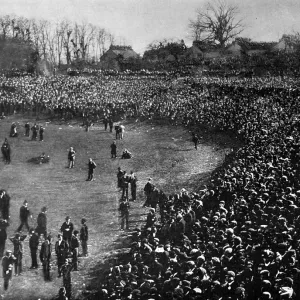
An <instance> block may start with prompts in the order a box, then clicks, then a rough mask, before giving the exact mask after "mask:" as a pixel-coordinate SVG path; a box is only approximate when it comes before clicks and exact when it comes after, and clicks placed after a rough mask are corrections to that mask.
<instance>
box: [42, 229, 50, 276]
mask: <svg viewBox="0 0 300 300" xmlns="http://www.w3.org/2000/svg"><path fill="white" fill-rule="evenodd" d="M51 253H52V237H51V235H50V234H49V235H48V236H47V238H46V239H45V241H44V242H43V244H42V246H41V251H40V260H41V262H42V264H43V272H44V279H45V280H46V281H47V280H50V260H51Z"/></svg>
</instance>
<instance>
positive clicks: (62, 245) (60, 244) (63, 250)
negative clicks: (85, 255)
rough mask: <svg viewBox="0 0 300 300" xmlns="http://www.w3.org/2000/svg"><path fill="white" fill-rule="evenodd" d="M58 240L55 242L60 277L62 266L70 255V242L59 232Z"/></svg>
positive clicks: (59, 275)
mask: <svg viewBox="0 0 300 300" xmlns="http://www.w3.org/2000/svg"><path fill="white" fill-rule="evenodd" d="M57 237H58V241H57V242H56V243H55V253H56V257H57V268H58V277H61V275H62V266H63V265H64V263H65V261H66V258H67V255H68V248H69V247H68V244H67V242H66V241H64V240H63V237H62V234H60V233H59V234H58V236H57Z"/></svg>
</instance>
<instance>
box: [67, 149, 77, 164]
mask: <svg viewBox="0 0 300 300" xmlns="http://www.w3.org/2000/svg"><path fill="white" fill-rule="evenodd" d="M75 154H76V152H75V150H74V149H73V147H70V150H69V153H68V160H69V169H71V168H74V164H75Z"/></svg>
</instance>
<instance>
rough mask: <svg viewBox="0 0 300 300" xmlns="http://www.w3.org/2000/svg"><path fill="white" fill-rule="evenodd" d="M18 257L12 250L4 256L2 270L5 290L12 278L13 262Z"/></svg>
mask: <svg viewBox="0 0 300 300" xmlns="http://www.w3.org/2000/svg"><path fill="white" fill-rule="evenodd" d="M15 260H16V258H15V257H14V256H13V255H12V252H11V251H10V250H7V251H6V254H5V256H4V257H3V258H2V270H3V279H4V290H5V291H6V290H7V289H8V285H9V281H10V280H11V278H12V270H13V263H14V262H15Z"/></svg>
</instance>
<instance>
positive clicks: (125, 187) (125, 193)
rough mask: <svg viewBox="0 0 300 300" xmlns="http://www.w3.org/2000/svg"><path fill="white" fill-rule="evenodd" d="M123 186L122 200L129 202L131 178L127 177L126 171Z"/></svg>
mask: <svg viewBox="0 0 300 300" xmlns="http://www.w3.org/2000/svg"><path fill="white" fill-rule="evenodd" d="M121 186H122V197H121V198H122V199H125V200H127V201H128V186H129V177H128V176H127V173H126V171H124V173H123V177H122V183H121Z"/></svg>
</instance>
